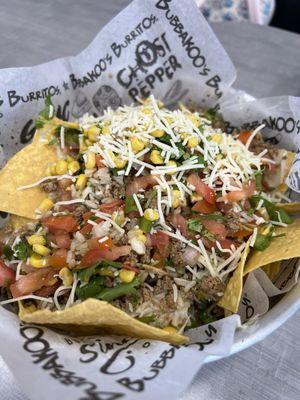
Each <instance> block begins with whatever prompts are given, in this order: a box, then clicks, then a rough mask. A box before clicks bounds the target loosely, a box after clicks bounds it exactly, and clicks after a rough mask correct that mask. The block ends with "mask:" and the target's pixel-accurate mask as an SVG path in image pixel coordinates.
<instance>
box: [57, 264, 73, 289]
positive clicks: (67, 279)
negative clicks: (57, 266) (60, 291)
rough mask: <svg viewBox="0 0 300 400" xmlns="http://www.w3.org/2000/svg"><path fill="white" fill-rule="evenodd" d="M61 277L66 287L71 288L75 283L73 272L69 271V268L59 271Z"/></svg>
mask: <svg viewBox="0 0 300 400" xmlns="http://www.w3.org/2000/svg"><path fill="white" fill-rule="evenodd" d="M59 276H60V278H61V280H62V281H63V284H64V285H65V286H71V285H72V283H73V280H74V278H73V274H72V272H71V271H70V270H69V268H67V267H64V268H62V269H61V270H60V271H59Z"/></svg>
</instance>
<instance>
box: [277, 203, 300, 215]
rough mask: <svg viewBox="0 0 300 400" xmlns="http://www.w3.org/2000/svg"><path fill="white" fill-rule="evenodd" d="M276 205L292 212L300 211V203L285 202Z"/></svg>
mask: <svg viewBox="0 0 300 400" xmlns="http://www.w3.org/2000/svg"><path fill="white" fill-rule="evenodd" d="M276 205H277V206H278V207H280V208H282V209H283V210H285V211H286V212H287V213H290V214H293V213H297V212H300V203H283V204H276Z"/></svg>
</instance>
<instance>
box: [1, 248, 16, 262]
mask: <svg viewBox="0 0 300 400" xmlns="http://www.w3.org/2000/svg"><path fill="white" fill-rule="evenodd" d="M3 254H4V257H5V258H6V259H7V260H9V261H10V260H11V259H12V258H13V256H14V252H13V250H12V248H11V247H10V246H9V245H8V244H5V245H4V246H3Z"/></svg>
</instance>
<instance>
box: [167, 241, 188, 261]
mask: <svg viewBox="0 0 300 400" xmlns="http://www.w3.org/2000/svg"><path fill="white" fill-rule="evenodd" d="M185 248H186V244H185V243H182V242H180V241H179V240H176V239H172V240H171V241H170V259H171V261H172V263H173V264H174V266H175V267H176V266H178V267H183V266H185V264H186V262H185V261H184V256H183V252H184V250H185Z"/></svg>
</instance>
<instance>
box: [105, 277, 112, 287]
mask: <svg viewBox="0 0 300 400" xmlns="http://www.w3.org/2000/svg"><path fill="white" fill-rule="evenodd" d="M104 285H105V286H107V287H109V288H111V287H113V279H112V278H110V277H109V276H106V277H105V280H104Z"/></svg>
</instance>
